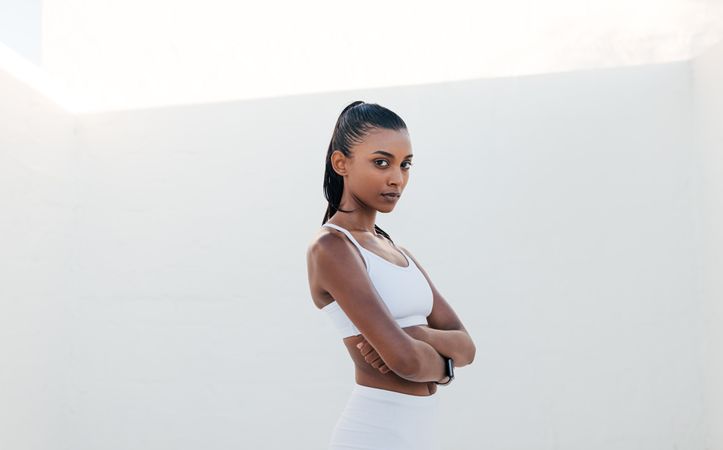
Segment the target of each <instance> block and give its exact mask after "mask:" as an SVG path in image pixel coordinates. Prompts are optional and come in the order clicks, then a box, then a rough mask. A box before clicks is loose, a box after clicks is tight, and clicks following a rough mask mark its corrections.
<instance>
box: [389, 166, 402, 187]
mask: <svg viewBox="0 0 723 450" xmlns="http://www.w3.org/2000/svg"><path fill="white" fill-rule="evenodd" d="M402 181H404V175H402V171H401V169H400V170H393V171H392V174H391V175H390V176H389V184H391V185H397V186H401V184H402Z"/></svg>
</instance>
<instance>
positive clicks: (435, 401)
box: [329, 384, 440, 450]
mask: <svg viewBox="0 0 723 450" xmlns="http://www.w3.org/2000/svg"><path fill="white" fill-rule="evenodd" d="M438 409H439V397H438V393H434V394H432V395H429V396H420V395H411V394H403V393H401V392H395V391H389V390H386V389H379V388H373V387H369V386H363V385H361V384H354V389H353V390H352V393H351V397H350V398H349V400H348V401H347V403H346V406H345V408H344V411H343V412H342V413H341V417H339V419H338V420H337V422H336V426H335V428H334V431H333V432H332V435H331V441H330V444H329V450H438V449H439V448H440V442H439V433H438V428H439V424H438Z"/></svg>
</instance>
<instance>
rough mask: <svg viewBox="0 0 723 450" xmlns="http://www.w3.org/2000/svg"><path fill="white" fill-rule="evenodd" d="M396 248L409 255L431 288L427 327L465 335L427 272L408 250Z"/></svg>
mask: <svg viewBox="0 0 723 450" xmlns="http://www.w3.org/2000/svg"><path fill="white" fill-rule="evenodd" d="M397 247H399V248H401V249H402V250H404V253H406V254H407V255H409V256H410V257H411V258H412V259H413V260H414V264H416V265H417V267H418V268H419V270H420V271H421V272H422V274H423V275H424V277H425V278H426V279H427V283H429V287H430V288H432V294H433V305H432V312H431V313H430V314H429V315H428V316H427V323H428V324H429V326H430V327H431V328H435V329H437V330H461V331H464V332H465V333H466V332H467V330H466V329H465V328H464V325H462V321H461V320H460V319H459V317H458V316H457V313H455V312H454V309H452V306H450V304H449V303H448V302H447V300H445V299H444V297H442V294H440V293H439V291H438V290H437V288H436V286H434V283H432V280H431V278H429V275H428V274H427V271H426V270H424V269H423V268H422V266H421V265H420V264H419V262H418V261H417V259H416V258H415V257H414V256H413V255H412V254H411V253H410V252H409V250H407V249H406V248H404V247H402V246H400V245H397Z"/></svg>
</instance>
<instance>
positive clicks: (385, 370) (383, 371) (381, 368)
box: [379, 364, 391, 373]
mask: <svg viewBox="0 0 723 450" xmlns="http://www.w3.org/2000/svg"><path fill="white" fill-rule="evenodd" d="M379 371H380V372H381V373H389V372H390V371H391V369H389V367H387V365H386V364H383V365H382V366H381V367H380V368H379Z"/></svg>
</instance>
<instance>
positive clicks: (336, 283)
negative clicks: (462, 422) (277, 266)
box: [307, 101, 475, 450]
mask: <svg viewBox="0 0 723 450" xmlns="http://www.w3.org/2000/svg"><path fill="white" fill-rule="evenodd" d="M411 149H412V147H411V143H410V140H409V133H408V131H407V126H406V124H405V123H404V121H403V120H402V119H401V118H400V117H399V116H398V115H397V114H395V113H394V112H392V111H390V110H389V109H387V108H384V107H382V106H380V105H377V104H374V103H364V102H363V101H355V102H353V103H351V104H350V105H348V106H347V107H346V108H344V110H343V111H342V112H341V114H340V116H339V118H338V120H337V123H336V126H335V127H334V132H333V134H332V138H331V142H330V143H329V149H328V151H327V154H326V173H325V174H324V194H325V196H326V199H327V201H328V202H329V206H328V208H327V211H326V214H325V215H324V220H323V222H322V227H321V229H320V230H319V233H318V234H317V235H316V236H315V237H314V239H313V240H312V242H311V243H310V245H309V247H308V250H307V267H308V275H309V287H310V289H311V296H312V298H313V300H314V303H315V304H316V306H317V307H318V308H321V310H322V311H325V312H327V313H328V314H329V317H330V318H331V320H332V321H333V322H334V325H335V326H336V327H337V329H338V331H339V332H340V334H341V336H342V338H343V342H344V345H345V346H346V348H347V350H348V351H349V354H350V355H351V358H352V360H353V361H354V365H355V381H356V383H355V385H354V389H353V391H352V394H351V397H350V399H349V400H348V402H347V404H346V407H345V409H344V411H343V413H342V415H341V417H340V418H339V419H338V421H337V423H336V426H335V428H334V430H333V433H332V437H331V441H330V449H331V450H341V449H344V450H351V449H367V450H368V449H377V450H425V449H436V448H438V445H439V440H438V435H437V431H436V430H437V423H436V420H437V410H438V406H439V403H438V397H437V396H436V395H435V393H436V392H437V385H438V384H448V383H449V382H450V381H452V378H453V376H454V374H453V368H458V367H462V366H465V365H467V364H470V363H471V362H472V360H473V359H474V355H475V345H474V343H473V342H472V339H471V338H470V336H469V335H468V334H467V331H466V330H465V328H464V326H463V325H462V322H461V321H460V319H459V318H458V317H457V314H455V312H454V310H453V309H452V307H451V306H450V305H449V304H448V303H447V301H446V300H445V299H444V298H443V297H442V295H441V294H440V293H439V291H437V289H436V288H435V286H434V284H433V283H432V281H431V280H430V278H429V275H428V274H427V272H426V271H425V270H424V269H423V268H422V266H421V265H420V264H419V261H417V259H416V258H415V257H414V256H412V254H411V253H410V252H409V250H407V249H406V248H404V247H402V246H398V245H395V244H394V241H393V240H392V238H391V237H390V236H389V235H388V234H387V233H386V232H384V231H383V230H382V229H381V228H379V227H378V226H377V225H376V214H377V212H382V213H389V212H391V211H392V210H393V209H394V206H395V205H396V204H397V202H398V201H399V199H400V198H401V194H402V193H403V192H404V188H405V187H406V185H407V182H408V181H409V171H410V168H411V166H412V157H413V155H412V151H411Z"/></svg>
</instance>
